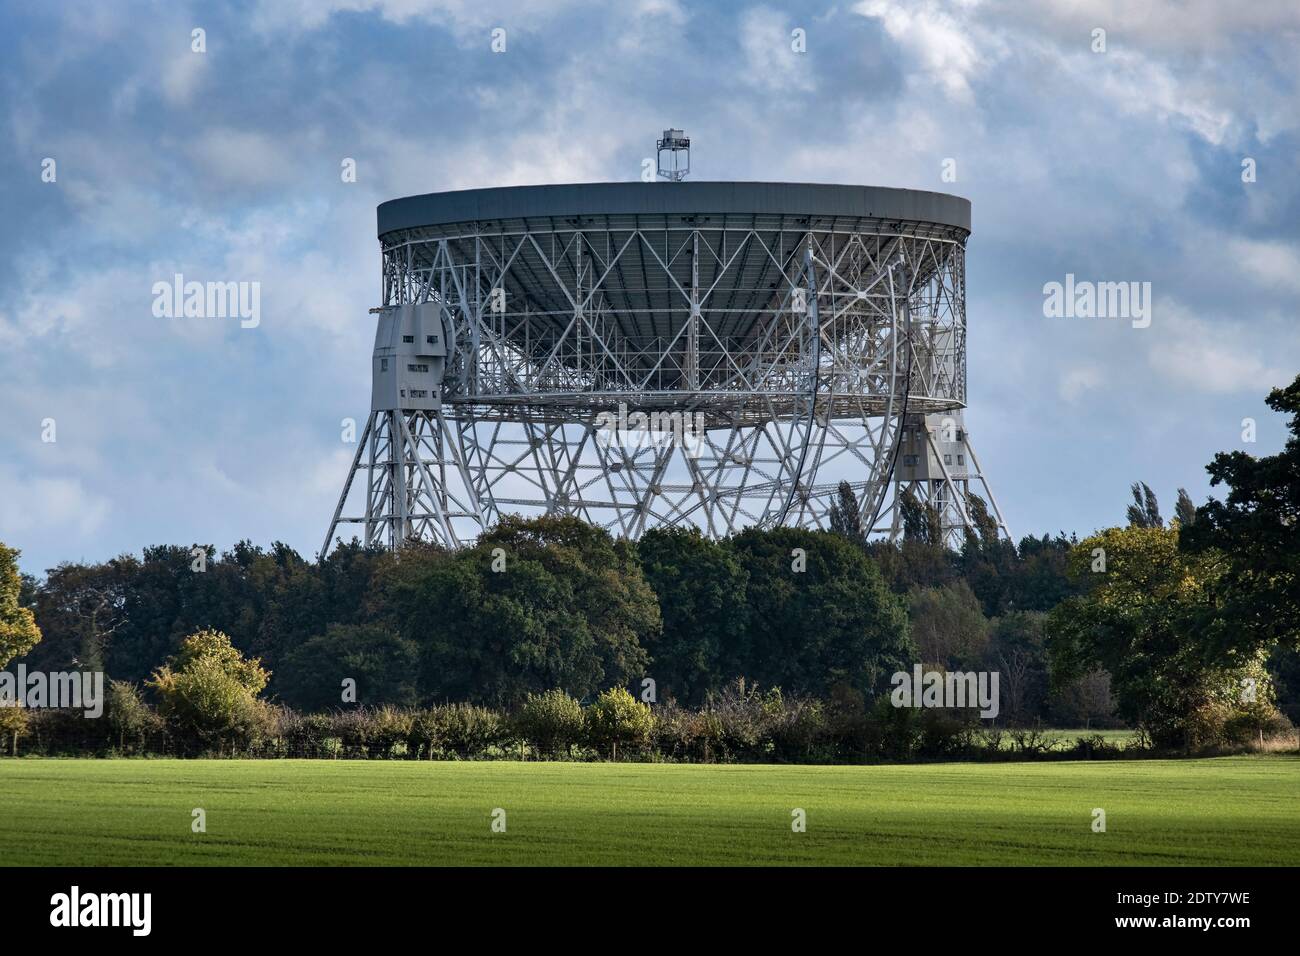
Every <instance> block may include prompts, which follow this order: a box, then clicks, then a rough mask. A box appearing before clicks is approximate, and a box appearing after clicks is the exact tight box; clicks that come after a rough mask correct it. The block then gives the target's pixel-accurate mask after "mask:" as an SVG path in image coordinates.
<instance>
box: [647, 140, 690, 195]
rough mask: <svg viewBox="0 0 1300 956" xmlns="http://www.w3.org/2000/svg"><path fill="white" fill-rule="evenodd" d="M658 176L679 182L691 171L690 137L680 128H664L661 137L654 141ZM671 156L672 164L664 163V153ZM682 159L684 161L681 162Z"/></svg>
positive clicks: (671, 181) (672, 181)
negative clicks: (656, 149)
mask: <svg viewBox="0 0 1300 956" xmlns="http://www.w3.org/2000/svg"><path fill="white" fill-rule="evenodd" d="M655 146H656V147H657V148H658V153H657V154H656V160H657V162H658V165H659V176H660V178H661V179H666V180H668V181H669V182H670V183H680V182H681V181H682V180H683V179H685V178H686V177H687V176H688V175H689V174H690V171H691V138H690V137H689V136H687V135H686V133H685V132H684V131H682V130H680V129H666V130H664V135H663V139H660V140H659V141H657V142H656V143H655ZM665 152H667V153H669V154H670V156H671V162H672V166H665V165H664V153H665ZM683 160H684V161H685V162H684V164H683Z"/></svg>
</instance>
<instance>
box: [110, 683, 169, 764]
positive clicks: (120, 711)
mask: <svg viewBox="0 0 1300 956" xmlns="http://www.w3.org/2000/svg"><path fill="white" fill-rule="evenodd" d="M104 716H105V717H106V718H107V720H108V726H109V729H110V730H112V731H113V732H114V733H115V734H117V747H118V750H119V751H120V752H122V753H125V752H126V740H127V738H128V737H131V738H134V739H138V740H141V741H143V739H144V737H145V735H146V734H147V733H149V731H150V730H153V729H154V728H155V727H156V726H157V724H158V723H159V721H158V715H157V714H155V713H154V712H153V711H152V710H150V709H149V705H148V704H146V703H145V702H144V701H143V700H142V699H141V697H140V692H139V691H138V690H137V689H136V686H135V685H134V684H131V683H129V682H127V681H120V680H115V681H111V682H110V683H109V685H108V706H107V708H106V709H105V714H104Z"/></svg>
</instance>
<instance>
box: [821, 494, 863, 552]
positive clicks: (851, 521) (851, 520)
mask: <svg viewBox="0 0 1300 956" xmlns="http://www.w3.org/2000/svg"><path fill="white" fill-rule="evenodd" d="M827 519H828V521H829V522H830V529H831V530H832V531H834V532H835V533H836V534H842V535H844V537H846V538H848V539H849V540H850V541H854V542H860V541H863V540H864V539H865V537H866V536H865V535H864V534H863V532H862V511H861V508H860V506H859V505H858V496H857V495H856V494H855V493H854V491H853V486H852V485H850V484H849V483H848V482H847V481H841V482H840V483H839V487H837V488H836V489H835V500H834V501H832V502H831V507H830V511H829V513H828V515H827Z"/></svg>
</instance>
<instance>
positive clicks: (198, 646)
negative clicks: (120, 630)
mask: <svg viewBox="0 0 1300 956" xmlns="http://www.w3.org/2000/svg"><path fill="white" fill-rule="evenodd" d="M270 677H271V675H270V674H269V673H268V672H267V671H265V670H263V669H262V662H261V661H260V660H258V659H256V658H253V659H251V660H250V659H247V658H245V657H244V655H243V654H241V653H240V652H239V651H238V650H236V649H235V648H234V647H233V646H232V645H231V643H230V638H229V637H227V636H226V635H225V634H223V633H221V632H220V631H212V630H204V631H198V632H197V633H195V634H191V635H190V636H189V637H187V638H186V639H185V640H184V642H183V643H182V644H181V649H180V651H179V652H178V653H177V654H176V655H175V656H173V657H172V659H171V660H170V661H169V662H168V663H166V664H164V665H163V666H162V667H160V668H158V670H156V671H155V672H154V675H153V677H152V678H151V679H150V680H149V681H148V683H147V686H148V687H150V688H152V689H153V690H154V691H155V692H156V693H157V694H158V701H159V703H158V711H159V713H160V714H161V715H162V716H163V717H164V718H165V719H166V720H168V721H169V722H170V723H171V724H172V725H173V727H175V728H176V729H177V730H178V731H180V732H181V733H182V734H185V735H192V736H193V737H195V738H197V739H198V740H199V741H201V742H202V743H203V744H205V745H207V746H212V745H214V744H215V745H217V746H218V747H219V748H221V747H224V745H225V744H226V743H228V742H230V743H233V742H236V741H238V740H241V739H244V738H247V737H248V736H250V735H251V734H252V732H253V731H254V730H255V728H256V724H257V721H258V718H259V717H260V711H259V708H258V701H257V695H258V694H260V693H261V692H262V691H263V690H264V689H265V688H266V683H267V681H268V680H270Z"/></svg>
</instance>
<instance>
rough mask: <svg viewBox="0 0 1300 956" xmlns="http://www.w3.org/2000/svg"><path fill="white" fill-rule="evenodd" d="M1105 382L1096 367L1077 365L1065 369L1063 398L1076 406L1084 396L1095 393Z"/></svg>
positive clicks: (1061, 388)
mask: <svg viewBox="0 0 1300 956" xmlns="http://www.w3.org/2000/svg"><path fill="white" fill-rule="evenodd" d="M1104 380H1105V379H1104V376H1103V375H1102V371H1101V369H1100V368H1098V367H1097V366H1095V365H1076V366H1074V367H1072V368H1067V369H1064V370H1063V371H1062V374H1061V382H1060V395H1061V398H1063V399H1065V401H1067V402H1069V403H1070V404H1074V403H1076V402H1078V401H1079V399H1081V398H1083V396H1085V395H1087V394H1088V393H1090V392H1092V391H1095V390H1096V389H1097V388H1098V387H1099V386H1100V385H1101V384H1102V382H1103V381H1104Z"/></svg>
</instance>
